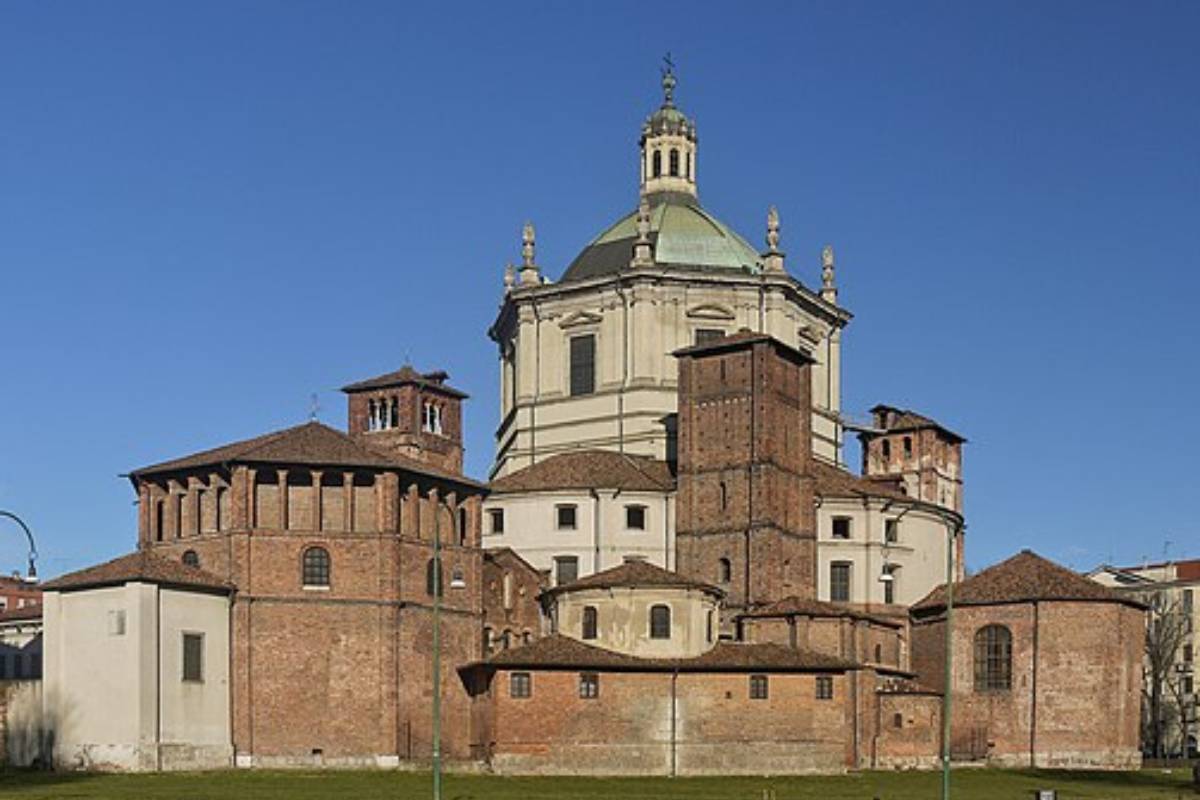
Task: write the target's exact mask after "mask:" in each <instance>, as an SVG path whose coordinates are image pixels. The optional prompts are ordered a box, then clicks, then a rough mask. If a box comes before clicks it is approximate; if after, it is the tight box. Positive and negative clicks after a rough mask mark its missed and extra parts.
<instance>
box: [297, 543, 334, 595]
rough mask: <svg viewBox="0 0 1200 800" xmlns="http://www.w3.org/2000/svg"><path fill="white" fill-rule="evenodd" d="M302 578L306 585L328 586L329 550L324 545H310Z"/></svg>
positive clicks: (306, 553) (305, 554)
mask: <svg viewBox="0 0 1200 800" xmlns="http://www.w3.org/2000/svg"><path fill="white" fill-rule="evenodd" d="M301 578H302V579H303V581H304V585H305V586H328V585H329V551H328V550H326V549H325V548H324V547H310V548H308V549H307V550H305V551H304V568H303V570H302V573H301Z"/></svg>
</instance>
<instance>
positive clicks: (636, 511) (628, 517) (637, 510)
mask: <svg viewBox="0 0 1200 800" xmlns="http://www.w3.org/2000/svg"><path fill="white" fill-rule="evenodd" d="M625 527H626V528H628V529H629V530H633V531H644V530H646V507H645V506H625Z"/></svg>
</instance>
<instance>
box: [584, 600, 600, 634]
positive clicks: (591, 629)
mask: <svg viewBox="0 0 1200 800" xmlns="http://www.w3.org/2000/svg"><path fill="white" fill-rule="evenodd" d="M596 617H597V614H596V607H595V606H584V607H583V638H584V639H595V638H596V627H597V625H596V622H597V620H596Z"/></svg>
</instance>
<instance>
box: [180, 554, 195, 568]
mask: <svg viewBox="0 0 1200 800" xmlns="http://www.w3.org/2000/svg"><path fill="white" fill-rule="evenodd" d="M180 561H182V562H183V563H184V564H186V565H187V566H189V567H198V566H200V556H198V555H196V551H195V550H184V551H183V558H181V559H180Z"/></svg>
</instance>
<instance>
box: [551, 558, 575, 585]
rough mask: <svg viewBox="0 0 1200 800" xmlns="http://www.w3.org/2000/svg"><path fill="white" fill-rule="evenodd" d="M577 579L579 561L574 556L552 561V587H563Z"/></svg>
mask: <svg viewBox="0 0 1200 800" xmlns="http://www.w3.org/2000/svg"><path fill="white" fill-rule="evenodd" d="M578 578H579V559H578V558H576V557H575V556H559V557H558V558H556V559H554V585H555V586H565V585H566V584H568V583H574V582H575V581H576V580H577V579H578Z"/></svg>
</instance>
